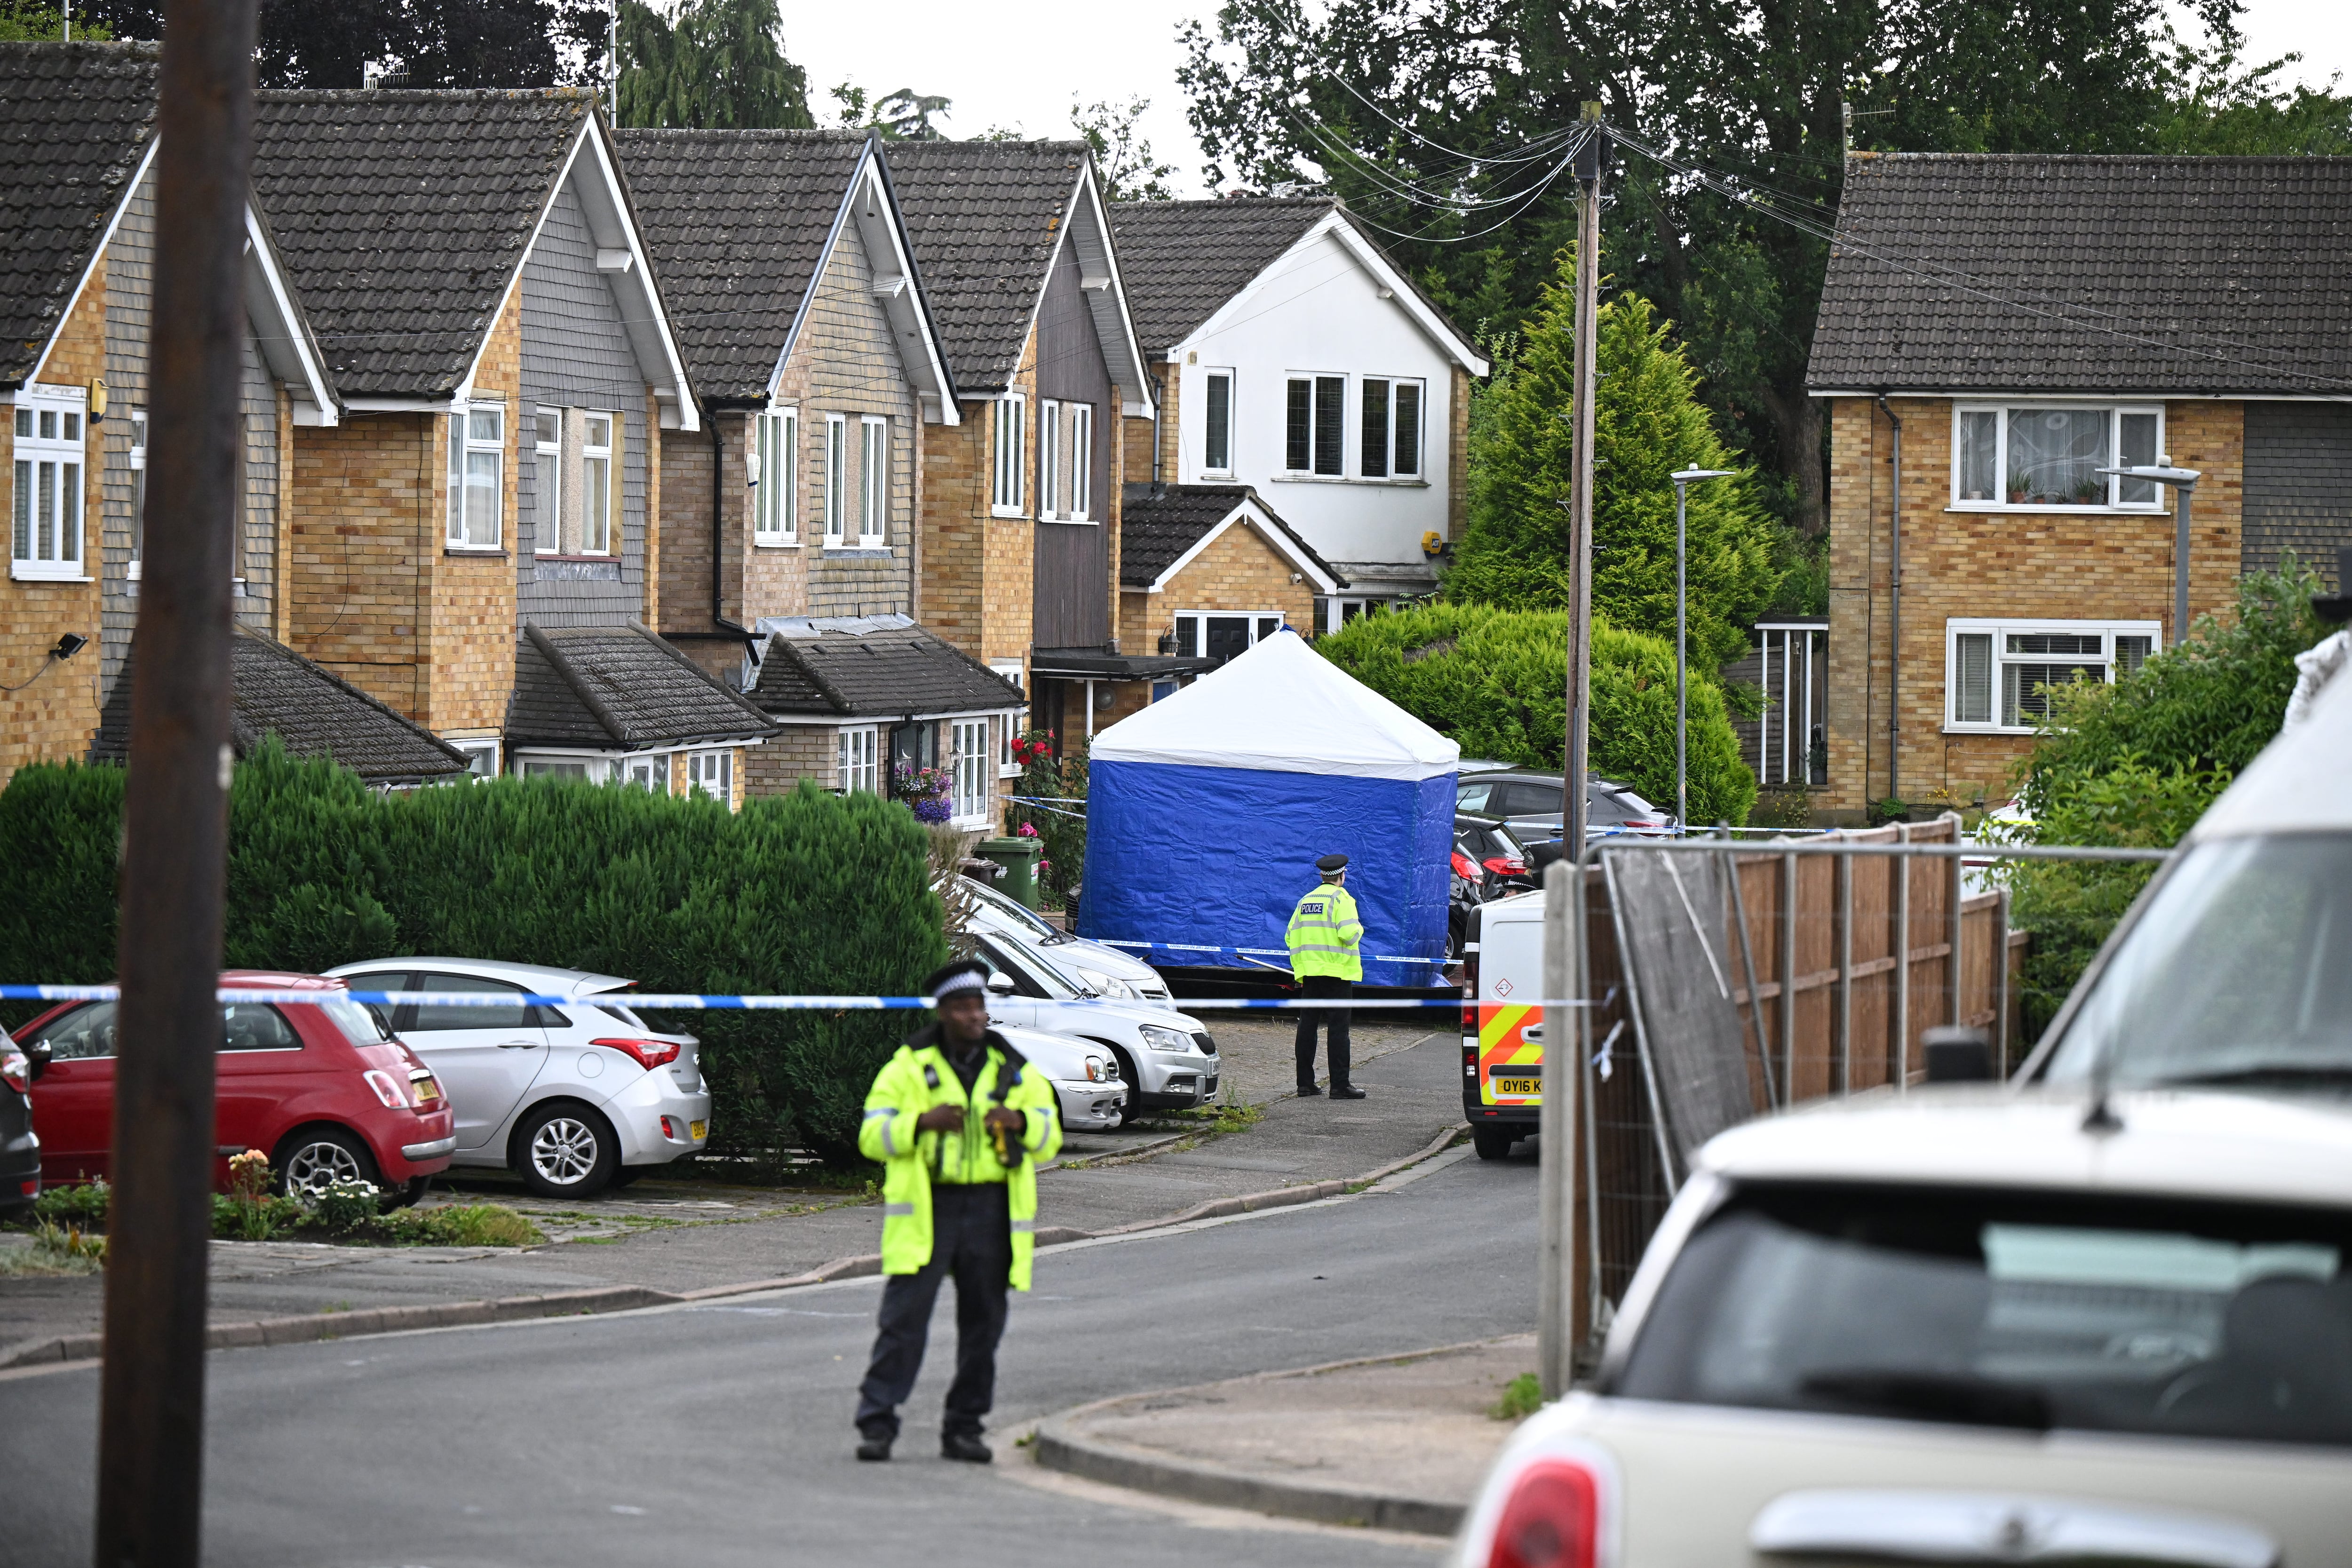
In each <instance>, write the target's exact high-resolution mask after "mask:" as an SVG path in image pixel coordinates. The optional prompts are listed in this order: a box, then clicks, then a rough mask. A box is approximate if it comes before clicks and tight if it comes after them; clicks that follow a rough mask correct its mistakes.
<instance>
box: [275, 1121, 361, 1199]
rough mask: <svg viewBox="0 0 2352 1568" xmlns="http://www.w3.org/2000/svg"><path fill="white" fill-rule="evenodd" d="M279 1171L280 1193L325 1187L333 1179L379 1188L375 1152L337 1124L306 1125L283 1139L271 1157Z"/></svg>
mask: <svg viewBox="0 0 2352 1568" xmlns="http://www.w3.org/2000/svg"><path fill="white" fill-rule="evenodd" d="M269 1163H270V1164H271V1165H273V1166H275V1167H276V1168H277V1171H278V1194H279V1195H280V1196H291V1195H293V1194H297V1193H314V1192H320V1191H322V1190H324V1189H325V1188H326V1187H327V1186H328V1185H329V1184H331V1183H335V1182H365V1183H367V1184H368V1185H370V1186H372V1187H373V1188H375V1189H376V1190H377V1191H378V1192H382V1191H383V1182H382V1181H381V1180H379V1179H378V1177H377V1175H376V1169H375V1156H374V1155H373V1154H371V1153H370V1152H368V1146H367V1145H366V1144H365V1143H362V1142H360V1140H359V1139H358V1138H356V1137H354V1136H353V1135H352V1134H351V1133H349V1132H346V1131H343V1130H342V1129H341V1128H340V1127H305V1128H302V1129H300V1130H299V1131H296V1132H295V1134H294V1135H293V1136H292V1137H290V1138H289V1139H287V1140H286V1141H285V1142H283V1143H280V1144H279V1145H278V1152H277V1154H276V1155H274V1156H273V1157H272V1158H271V1160H270V1162H269Z"/></svg>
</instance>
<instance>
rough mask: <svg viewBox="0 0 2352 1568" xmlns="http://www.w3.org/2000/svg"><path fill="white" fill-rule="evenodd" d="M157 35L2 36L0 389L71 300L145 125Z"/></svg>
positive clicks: (131, 169) (11, 382)
mask: <svg viewBox="0 0 2352 1568" xmlns="http://www.w3.org/2000/svg"><path fill="white" fill-rule="evenodd" d="M162 53H163V51H162V48H161V47H160V46H158V45H154V44H0V241H5V243H0V390H5V389H12V388H15V387H18V386H21V385H23V384H24V383H25V378H26V376H28V375H30V374H32V372H33V363H34V362H35V361H36V360H37V358H39V356H40V353H41V349H42V347H43V346H44V345H45V344H46V343H47V342H48V340H49V338H50V336H51V334H53V333H54V332H56V331H57V330H58V323H59V322H61V321H63V320H64V319H65V312H66V308H67V306H68V305H70V304H71V303H72V302H73V294H74V289H75V288H76V287H77V286H78V285H79V283H80V282H81V278H82V273H83V272H84V270H85V269H87V268H88V267H89V262H90V258H92V257H93V256H95V255H96V254H97V252H98V244H99V241H100V239H101V238H103V237H105V234H106V225H107V222H108V220H109V219H110V218H111V217H112V216H114V212H115V209H116V208H117V207H118V206H120V205H121V203H122V198H123V195H124V193H125V191H126V190H127V188H128V187H129V184H130V181H131V175H132V174H135V173H136V172H137V171H138V168H139V160H140V159H141V157H142V156H143V155H144V154H145V153H146V150H147V142H148V140H149V138H150V137H151V136H152V134H153V132H154V121H155V68H156V62H157V61H158V60H159V59H160V58H162Z"/></svg>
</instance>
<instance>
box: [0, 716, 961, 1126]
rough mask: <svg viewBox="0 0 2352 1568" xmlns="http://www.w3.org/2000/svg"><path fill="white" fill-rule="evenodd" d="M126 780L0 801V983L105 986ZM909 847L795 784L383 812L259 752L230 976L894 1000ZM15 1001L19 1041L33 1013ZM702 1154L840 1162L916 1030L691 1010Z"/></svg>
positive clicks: (941, 944)
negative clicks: (455, 972)
mask: <svg viewBox="0 0 2352 1568" xmlns="http://www.w3.org/2000/svg"><path fill="white" fill-rule="evenodd" d="M123 778H124V774H123V772H122V770H121V769H120V768H115V767H103V766H101V767H83V766H79V765H75V764H71V763H67V764H45V765H40V766H35V767H28V768H24V769H20V770H19V771H18V772H17V773H16V776H15V777H14V778H13V779H11V780H10V781H9V784H8V787H7V789H6V790H5V792H0V967H5V976H6V978H7V979H9V980H11V981H17V982H33V981H42V982H60V983H103V982H105V981H108V980H110V979H112V978H113V976H114V973H115V964H114V948H115V902H116V900H115V870H116V862H117V852H118V849H119V847H120V843H121V820H122V794H123ZM925 848H926V839H925V836H924V832H923V828H922V827H921V826H920V825H919V824H918V823H917V822H916V821H915V819H914V818H913V816H910V815H909V814H908V811H907V810H906V808H905V807H904V806H901V805H896V804H894V803H891V802H887V801H885V800H883V799H882V798H880V797H879V796H877V795H848V796H846V797H843V796H836V795H831V794H828V793H826V792H824V791H823V790H820V789H818V788H817V787H816V786H815V785H814V784H802V785H801V787H800V789H799V790H798V791H796V792H795V793H793V794H792V795H780V796H766V797H760V798H755V799H752V800H750V801H747V802H746V803H745V804H744V806H743V809H742V810H740V812H730V811H728V810H727V809H726V808H725V807H724V806H722V805H719V804H718V803H716V802H713V801H709V800H706V799H702V798H699V797H696V798H691V799H671V798H667V797H656V796H654V795H646V794H645V793H644V792H642V791H639V790H629V789H618V788H605V787H600V786H596V785H589V784H575V783H567V782H562V781H557V780H548V779H534V780H528V781H526V780H520V779H499V780H495V781H492V782H489V783H487V784H477V785H473V786H470V787H445V788H435V789H425V790H418V791H415V792H414V793H412V794H404V795H381V794H377V793H374V792H373V791H371V790H369V789H368V788H367V786H365V785H364V784H362V783H361V782H360V780H359V778H358V777H357V776H356V775H355V774H352V773H349V772H347V771H345V770H344V769H341V768H339V767H336V766H335V765H333V764H332V763H326V762H312V763H297V762H294V761H291V760H290V759H289V758H288V757H287V756H286V755H285V753H284V752H282V751H280V750H279V749H278V747H277V745H276V744H275V742H269V743H267V744H265V745H264V746H263V747H262V748H261V749H260V750H259V751H257V752H256V753H255V754H254V756H253V757H252V758H251V759H250V760H248V761H247V762H245V763H239V764H238V766H237V769H236V781H235V784H233V785H232V787H231V789H230V794H229V863H228V925H227V934H226V958H227V963H229V964H230V965H231V966H232V967H250V968H270V969H285V970H290V971H297V972H300V973H316V972H318V971H320V970H323V969H327V968H330V967H331V966H332V965H335V964H338V963H350V962H352V961H353V960H357V959H363V958H382V957H385V956H387V955H408V954H442V955H453V956H464V957H469V958H486V959H505V960H508V961H510V962H519V963H551V964H561V965H563V966H565V967H567V968H572V969H583V970H590V971H594V972H597V973H606V974H618V975H625V976H627V977H628V978H630V979H632V980H635V982H636V983H637V985H638V988H639V989H640V990H642V991H646V992H695V993H704V994H710V993H729V994H732V993H747V994H824V995H872V994H899V995H903V994H908V993H909V992H911V991H913V990H914V988H915V986H916V984H917V982H919V980H920V979H921V977H922V976H923V975H924V973H927V972H928V971H929V970H930V969H932V968H934V967H936V966H937V965H938V964H940V963H943V962H944V961H945V958H946V953H947V946H946V941H945V938H944V937H943V935H942V934H941V930H940V904H939V900H938V898H937V896H936V895H934V894H933V893H932V892H931V890H930V887H929V876H928V873H927V869H926V860H925ZM37 1010H38V1005H37V1004H35V1005H31V1006H24V1005H19V1006H18V1007H17V1008H16V1010H15V1011H14V1012H12V1013H10V1014H9V1015H7V1017H8V1019H9V1021H10V1022H21V1021H22V1020H23V1019H25V1018H26V1017H28V1016H31V1014H32V1013H33V1012H34V1011H37ZM661 1022H662V1025H663V1026H665V1027H669V1028H682V1029H685V1030H688V1031H689V1032H691V1033H693V1034H695V1035H698V1036H699V1037H701V1039H702V1043H703V1046H702V1063H703V1074H704V1076H705V1078H706V1079H709V1083H710V1087H711V1091H712V1093H713V1095H714V1096H715V1097H716V1100H717V1105H716V1107H715V1109H714V1110H713V1113H712V1123H713V1125H712V1135H711V1136H712V1147H713V1148H714V1149H715V1150H719V1151H720V1152H745V1153H765V1152H770V1151H772V1150H776V1149H779V1148H781V1147H782V1146H784V1145H786V1144H788V1143H798V1144H800V1145H803V1146H804V1147H806V1148H808V1149H811V1150H813V1151H814V1152H816V1153H818V1154H820V1155H822V1156H823V1157H824V1158H825V1159H826V1160H828V1161H831V1162H835V1163H848V1162H850V1161H853V1160H854V1159H855V1158H856V1152H855V1151H856V1133H857V1120H858V1116H859V1112H860V1110H861V1108H862V1107H863V1105H864V1102H865V1097H866V1088H867V1086H868V1084H869V1083H870V1082H871V1081H872V1079H873V1076H874V1073H875V1072H876V1071H877V1069H878V1068H879V1067H880V1066H881V1064H882V1062H883V1060H884V1059H885V1058H887V1056H888V1054H889V1053H890V1051H891V1050H893V1049H894V1048H896V1044H897V1041H898V1038H899V1037H901V1036H903V1035H905V1034H906V1033H908V1029H909V1027H910V1026H911V1025H912V1024H913V1023H914V1020H913V1019H911V1018H909V1017H908V1016H905V1015H902V1014H890V1013H872V1012H866V1013H856V1012H851V1013H797V1012H795V1013H782V1012H759V1013H744V1012H699V1013H692V1014H677V1015H671V1016H668V1017H667V1018H666V1019H664V1020H662V1021H661Z"/></svg>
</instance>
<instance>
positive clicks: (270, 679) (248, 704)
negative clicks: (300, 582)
mask: <svg viewBox="0 0 2352 1568" xmlns="http://www.w3.org/2000/svg"><path fill="white" fill-rule="evenodd" d="M137 653H138V648H137V645H136V643H135V642H134V643H133V645H132V647H131V651H130V652H129V653H128V654H126V655H125V656H124V658H123V661H122V671H121V674H120V675H118V676H117V677H116V678H115V681H114V685H113V687H112V688H111V689H110V690H109V691H108V693H107V698H106V707H105V710H104V711H103V712H101V713H100V716H99V726H98V734H97V737H96V738H95V739H94V740H93V741H92V742H90V748H89V756H90V761H92V762H98V763H121V762H125V761H127V760H128V758H129V754H130V740H131V666H132V665H133V663H135V662H136V658H137ZM229 659H230V664H229V675H230V679H231V681H232V682H233V691H232V696H231V708H230V711H229V734H230V739H231V742H232V743H233V744H234V745H235V746H236V754H237V755H238V756H240V757H244V756H250V755H251V754H252V752H253V750H254V748H255V747H257V746H258V745H259V744H260V743H261V738H262V737H263V736H264V735H268V734H274V735H276V736H277V737H278V740H279V741H280V742H283V743H284V745H285V747H286V751H287V754H288V755H289V756H291V757H294V758H295V759H297V760H298V761H302V762H309V761H313V760H316V759H319V758H331V759H333V760H334V761H335V762H337V763H341V764H342V765H343V766H344V767H347V768H349V769H351V770H352V772H353V773H357V774H359V775H360V777H362V778H363V779H365V780H367V781H368V782H369V783H371V784H415V783H420V782H423V781H425V780H429V779H436V778H449V777H453V776H455V775H457V774H458V773H464V772H465V771H466V769H467V758H466V754H465V753H464V752H460V751H458V750H457V748H456V747H455V746H451V745H448V744H446V743H445V742H442V741H440V740H438V739H436V738H435V736H434V735H433V734H432V733H431V732H430V731H426V730H425V729H424V728H422V727H421V726H419V725H417V724H415V723H412V722H411V721H408V720H407V719H404V718H403V717H402V716H401V715H400V714H398V713H395V712H394V711H393V710H391V709H389V708H387V707H385V706H384V705H383V703H381V702H379V701H377V700H375V699H374V698H373V697H370V696H369V695H368V694H367V693H366V692H364V691H362V690H361V689H359V688H357V687H355V686H352V685H351V684H350V683H349V682H347V681H345V680H343V679H341V678H340V677H338V676H336V675H335V674H333V673H332V672H331V671H329V670H327V669H324V668H320V666H318V665H315V664H313V663H311V662H310V660H309V659H307V658H303V657H302V656H301V655H300V654H299V653H296V652H295V651H294V650H293V649H292V648H289V647H285V646H284V645H283V644H281V643H277V642H273V641H271V640H270V639H269V638H268V637H260V636H257V634H255V633H253V632H250V631H247V630H245V629H243V628H241V627H240V628H239V629H238V630H237V631H236V634H235V635H234V636H233V637H230V639H229Z"/></svg>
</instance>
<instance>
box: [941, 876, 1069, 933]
mask: <svg viewBox="0 0 2352 1568" xmlns="http://www.w3.org/2000/svg"><path fill="white" fill-rule="evenodd" d="M963 880H964V886H965V887H966V889H969V890H970V892H971V896H972V897H973V898H975V899H978V900H980V901H981V902H982V903H983V904H986V905H987V906H988V907H989V908H990V909H992V910H995V911H996V912H997V913H998V914H1000V915H1003V917H1004V918H1005V919H1006V920H1008V921H1012V922H1013V928H1014V929H1015V930H1017V931H1020V932H1021V934H1022V936H1023V937H1024V939H1025V940H1027V941H1030V942H1043V943H1045V945H1046V946H1048V947H1052V946H1054V945H1055V944H1057V943H1060V942H1068V941H1069V940H1070V933H1069V932H1068V931H1064V930H1063V929H1062V928H1061V927H1059V926H1057V925H1055V924H1054V923H1053V921H1049V920H1046V919H1045V917H1044V916H1042V915H1040V914H1038V912H1037V911H1036V910H1033V909H1031V908H1029V907H1028V906H1027V905H1025V904H1024V903H1023V902H1022V901H1021V900H1018V899H1015V898H1011V897H1009V896H1007V895H1006V894H1004V893H1003V892H1001V891H999V890H998V889H994V888H992V887H990V886H989V885H988V884H987V883H985V882H983V881H982V880H981V879H979V878H977V877H966V878H965V879H963Z"/></svg>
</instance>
